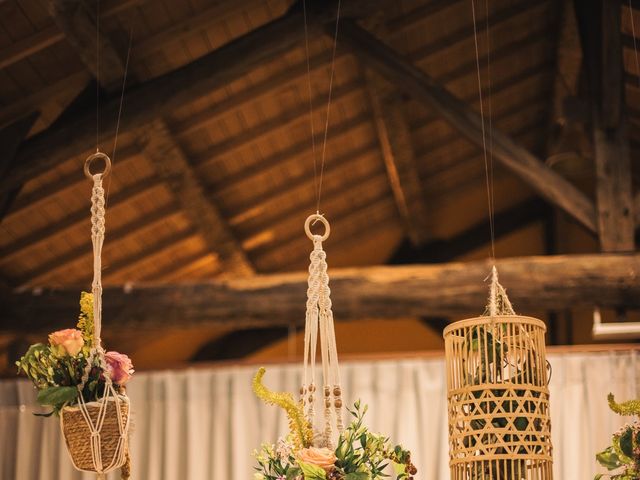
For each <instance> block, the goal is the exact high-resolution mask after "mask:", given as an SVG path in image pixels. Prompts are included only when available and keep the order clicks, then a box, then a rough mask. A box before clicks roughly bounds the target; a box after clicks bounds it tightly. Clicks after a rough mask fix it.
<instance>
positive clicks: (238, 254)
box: [140, 120, 253, 275]
mask: <svg viewBox="0 0 640 480" xmlns="http://www.w3.org/2000/svg"><path fill="white" fill-rule="evenodd" d="M140 137H141V138H140V142H141V144H142V145H141V146H142V147H143V148H144V152H145V154H146V155H147V156H148V157H149V159H150V160H151V162H152V163H153V164H154V166H155V167H156V169H157V172H158V175H159V177H160V178H161V179H163V180H164V181H165V182H166V183H167V185H168V186H169V187H170V188H171V190H172V191H173V194H174V196H175V197H176V199H177V200H178V202H179V203H180V205H182V208H183V210H184V212H185V213H186V214H187V216H188V217H189V219H190V221H191V223H192V224H193V225H194V226H196V227H197V228H198V229H199V231H200V233H201V235H202V237H203V238H204V240H205V243H206V244H207V246H208V248H209V250H210V251H211V253H212V254H217V255H219V256H220V259H221V261H222V263H223V266H224V270H225V271H226V272H229V273H233V274H235V275H251V274H252V273H253V267H252V265H251V262H250V261H249V259H248V257H247V255H246V254H245V252H244V251H243V250H242V247H241V246H240V244H239V243H238V241H237V240H236V238H235V236H234V234H233V233H232V232H231V230H230V228H229V225H228V224H227V221H226V220H225V218H224V216H223V215H222V213H221V212H220V210H219V209H218V207H217V206H216V205H214V204H213V203H212V202H211V201H210V200H209V197H208V195H207V193H206V192H205V189H204V187H203V185H202V183H201V182H200V180H199V179H198V175H197V173H196V172H195V170H194V169H193V167H192V166H191V163H190V162H189V160H188V159H187V158H186V156H185V155H184V153H183V151H182V149H181V148H180V146H179V145H178V144H177V142H176V141H175V140H174V139H173V137H172V134H171V132H170V131H169V129H168V128H167V125H166V124H165V123H164V122H163V121H160V120H158V121H155V122H153V123H151V124H149V125H147V126H146V127H144V128H143V129H141V131H140Z"/></svg>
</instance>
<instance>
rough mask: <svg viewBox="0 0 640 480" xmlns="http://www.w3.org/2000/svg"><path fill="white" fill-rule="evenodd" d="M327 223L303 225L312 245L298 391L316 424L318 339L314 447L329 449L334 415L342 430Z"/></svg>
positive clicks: (317, 217) (316, 218) (312, 217)
mask: <svg viewBox="0 0 640 480" xmlns="http://www.w3.org/2000/svg"><path fill="white" fill-rule="evenodd" d="M317 221H319V222H321V223H322V224H323V225H324V227H325V232H324V234H323V235H315V234H313V233H312V232H311V228H310V227H311V223H312V222H317ZM330 231H331V230H330V226H329V222H328V221H327V220H326V219H325V218H324V217H323V216H322V215H318V214H315V215H310V216H309V217H308V218H307V221H306V222H305V232H306V234H307V236H308V237H309V238H310V239H311V241H312V242H313V251H312V252H311V255H310V257H309V258H310V260H311V263H310V265H309V279H308V289H307V310H306V318H305V339H304V370H303V385H302V389H301V393H302V397H303V403H304V406H305V413H306V415H307V418H308V419H309V422H310V423H311V424H312V425H315V420H316V418H315V417H316V411H315V400H316V397H315V393H316V390H317V389H316V383H315V378H316V372H315V366H316V355H317V350H318V338H319V339H320V357H321V361H322V379H323V388H322V393H323V406H324V409H323V424H322V430H321V431H320V433H319V437H320V441H319V445H317V446H326V447H330V446H331V445H332V436H333V425H332V422H333V417H334V416H335V421H336V429H337V431H338V433H341V432H342V431H343V430H344V423H343V416H342V388H341V386H340V370H339V365H338V349H337V345H336V333H335V326H334V321H333V312H332V309H331V289H330V288H329V275H328V273H327V261H326V259H327V254H326V253H325V251H324V250H323V248H322V242H324V241H325V240H326V239H327V238H329V234H330Z"/></svg>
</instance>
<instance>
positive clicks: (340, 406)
mask: <svg viewBox="0 0 640 480" xmlns="http://www.w3.org/2000/svg"><path fill="white" fill-rule="evenodd" d="M334 405H335V406H336V408H342V400H340V399H337V400H336V402H335V404H334Z"/></svg>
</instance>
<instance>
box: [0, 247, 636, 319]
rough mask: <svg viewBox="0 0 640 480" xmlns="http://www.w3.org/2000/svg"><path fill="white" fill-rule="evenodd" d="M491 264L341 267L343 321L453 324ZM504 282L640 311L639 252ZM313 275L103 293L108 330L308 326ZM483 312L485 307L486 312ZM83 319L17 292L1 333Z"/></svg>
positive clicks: (511, 262)
mask: <svg viewBox="0 0 640 480" xmlns="http://www.w3.org/2000/svg"><path fill="white" fill-rule="evenodd" d="M491 266H492V261H491V260H483V261H477V262H464V263H463V262H459V263H446V264H439V265H407V266H381V267H363V268H349V269H335V270H333V271H332V273H331V285H332V289H331V290H332V300H333V309H334V314H335V317H336V319H337V320H338V321H349V320H358V319H366V318H387V319H390V320H392V319H397V318H402V317H407V316H415V317H420V316H424V314H425V312H429V315H430V316H443V317H455V316H459V315H465V314H469V313H471V312H477V311H478V308H481V306H482V305H484V303H485V302H486V296H487V288H488V286H487V285H486V284H485V283H483V282H482V279H483V278H485V277H486V276H487V273H488V272H489V271H490V270H491ZM497 267H498V269H499V270H500V278H501V279H502V280H504V283H505V284H507V285H509V287H510V289H509V296H510V298H511V301H512V302H513V303H514V305H517V308H518V310H519V311H520V312H522V313H526V312H530V311H540V310H541V309H554V308H565V307H566V305H569V304H570V305H573V306H576V307H578V306H580V307H593V306H594V305H596V304H597V305H599V306H600V307H602V308H608V307H613V308H615V307H621V306H622V307H627V308H638V307H640V282H638V280H637V279H638V276H639V275H640V255H639V254H587V255H555V256H534V257H520V258H509V259H499V260H498V261H497ZM306 289H307V274H306V273H305V272H296V273H284V274H273V275H257V276H253V277H248V278H238V279H226V280H213V281H207V282H199V283H188V284H167V285H157V284H155V285H154V284H134V285H129V286H127V287H126V288H123V287H122V286H113V287H105V290H104V298H105V302H104V310H105V311H104V319H105V325H106V326H108V325H117V326H118V328H119V329H124V328H140V327H141V326H153V328H163V327H165V326H169V325H171V326H175V325H180V326H186V325H189V324H197V323H200V324H205V323H207V324H219V325H227V326H233V327H235V328H242V327H245V328H246V327H251V326H277V325H287V326H288V325H290V324H291V323H292V322H294V323H299V322H300V321H302V319H304V302H301V301H300V299H301V298H304V295H305V291H306ZM479 306H480V307H479ZM77 314H78V289H77V288H76V287H73V288H72V287H69V288H64V289H39V290H37V291H35V292H33V293H32V292H30V291H24V292H21V293H13V294H11V295H10V296H9V298H8V300H7V301H6V302H3V308H2V310H1V311H0V332H15V331H32V332H33V331H40V330H44V329H47V330H49V331H50V330H51V329H55V328H58V327H62V326H63V325H68V323H69V319H70V318H74V317H75V316H77Z"/></svg>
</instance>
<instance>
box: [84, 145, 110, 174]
mask: <svg viewBox="0 0 640 480" xmlns="http://www.w3.org/2000/svg"><path fill="white" fill-rule="evenodd" d="M97 159H101V160H102V161H103V162H104V172H102V178H104V177H106V176H107V175H109V172H110V171H111V159H110V158H109V155H107V154H106V153H102V152H100V151H98V152H96V153H94V154H92V155H89V156H88V157H87V159H86V160H85V161H84V174H85V175H86V176H87V178H88V179H89V180H93V174H92V173H91V170H90V167H91V162H93V161H94V160H97Z"/></svg>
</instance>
